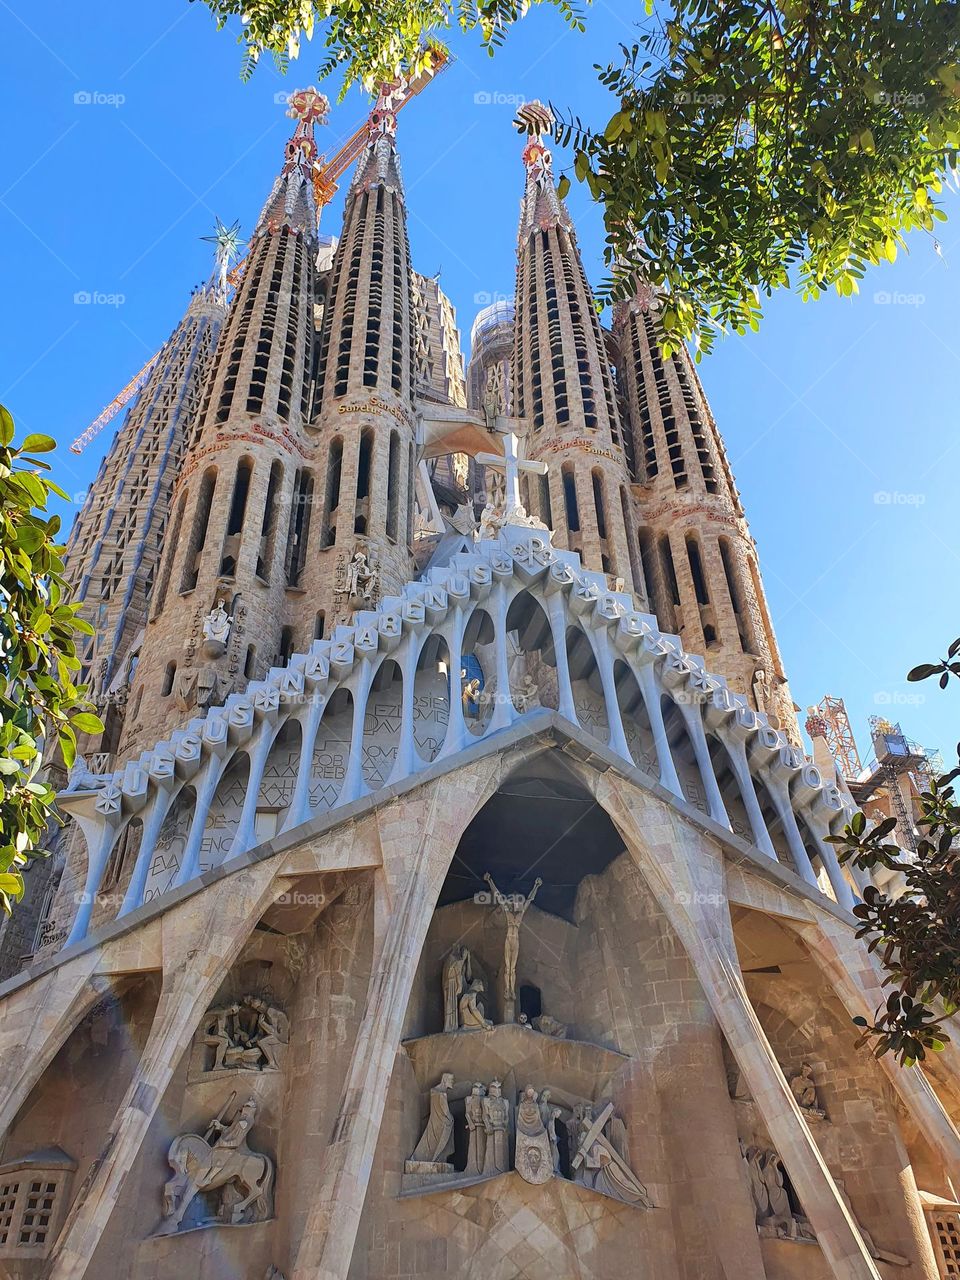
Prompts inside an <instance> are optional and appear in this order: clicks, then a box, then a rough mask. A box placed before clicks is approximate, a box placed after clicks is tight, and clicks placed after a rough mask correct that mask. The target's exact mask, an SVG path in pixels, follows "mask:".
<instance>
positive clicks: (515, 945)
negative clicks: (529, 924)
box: [483, 871, 543, 1022]
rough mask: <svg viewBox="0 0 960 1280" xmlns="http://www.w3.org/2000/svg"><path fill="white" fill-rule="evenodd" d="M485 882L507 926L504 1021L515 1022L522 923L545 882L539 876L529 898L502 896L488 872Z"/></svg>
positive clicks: (510, 895)
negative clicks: (528, 908)
mask: <svg viewBox="0 0 960 1280" xmlns="http://www.w3.org/2000/svg"><path fill="white" fill-rule="evenodd" d="M483 878H484V880H486V882H487V884H488V885H489V886H490V892H491V893H492V894H493V901H494V903H495V904H496V906H498V907H500V909H501V910H502V911H503V915H504V919H505V921H506V925H507V936H506V940H505V942H504V944H503V1003H504V1010H503V1015H504V1021H505V1022H513V1021H514V1019H515V1017H516V1007H517V957H518V956H519V954H520V922H521V921H522V920H523V917H524V915H525V914H526V910H527V907H529V905H530V903H531V902H532V901H533V900H534V898H535V897H536V896H537V890H538V889H539V888H540V886H541V885H542V884H543V881H542V880H541V879H540V877H539V876H537V878H536V880H534V882H533V888H532V889H531V890H530V894H529V896H528V897H526V898H524V897H523V895H522V894H519V893H515V894H509V895H506V894H502V893H501V892H500V890H499V889H498V888H497V886H496V885H495V884H494V883H493V876H491V874H490V872H489V871H488V872H487V873H486V874H485V875H484V877H483Z"/></svg>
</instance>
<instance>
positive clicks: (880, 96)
mask: <svg viewBox="0 0 960 1280" xmlns="http://www.w3.org/2000/svg"><path fill="white" fill-rule="evenodd" d="M873 101H874V103H875V104H876V105H877V106H878V107H925V106H926V104H927V95H926V94H925V93H907V92H906V90H903V89H901V90H898V91H896V92H894V93H891V92H890V91H889V90H887V89H880V90H879V91H878V92H877V93H875V94H874V95H873Z"/></svg>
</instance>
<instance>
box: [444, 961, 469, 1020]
mask: <svg viewBox="0 0 960 1280" xmlns="http://www.w3.org/2000/svg"><path fill="white" fill-rule="evenodd" d="M470 965H471V962H470V952H469V951H468V950H467V948H466V947H464V946H461V945H460V944H459V943H458V944H457V946H455V947H454V948H453V949H452V951H451V952H450V953H449V955H448V956H447V958H446V960H444V962H443V1029H444V1031H456V1029H457V1027H458V1025H459V1020H458V1016H457V1014H458V1006H459V1001H460V996H461V995H462V994H463V990H464V987H465V986H466V984H467V982H469V981H470V979H471V978H472V977H473V974H472V972H471V967H470Z"/></svg>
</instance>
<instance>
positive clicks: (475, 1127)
mask: <svg viewBox="0 0 960 1280" xmlns="http://www.w3.org/2000/svg"><path fill="white" fill-rule="evenodd" d="M486 1096H487V1090H486V1086H485V1085H482V1084H475V1085H474V1086H473V1090H472V1092H471V1093H470V1094H469V1095H468V1097H467V1099H466V1102H465V1103H464V1108H465V1111H466V1117H467V1165H466V1168H465V1169H464V1173H468V1174H472V1175H474V1176H475V1177H479V1176H480V1174H482V1173H483V1162H484V1156H485V1155H486V1149H487V1135H486V1132H485V1130H484V1126H483V1100H484V1098H485V1097H486Z"/></svg>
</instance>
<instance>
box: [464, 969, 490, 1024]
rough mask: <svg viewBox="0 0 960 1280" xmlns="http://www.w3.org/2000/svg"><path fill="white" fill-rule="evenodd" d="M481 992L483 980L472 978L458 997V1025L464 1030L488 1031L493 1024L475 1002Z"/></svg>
mask: <svg viewBox="0 0 960 1280" xmlns="http://www.w3.org/2000/svg"><path fill="white" fill-rule="evenodd" d="M482 993H483V982H482V981H481V980H480V979H479V978H474V980H473V981H472V982H471V983H470V985H469V987H467V989H466V991H465V992H464V993H463V995H462V996H461V997H460V1025H461V1027H462V1028H463V1029H464V1031H489V1030H490V1028H491V1027H492V1026H493V1023H492V1022H490V1021H489V1020H488V1019H487V1018H485V1017H484V1016H483V1010H482V1009H481V1008H480V1006H479V1004H478V1003H477V997H478V996H479V995H481V994H482Z"/></svg>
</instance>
